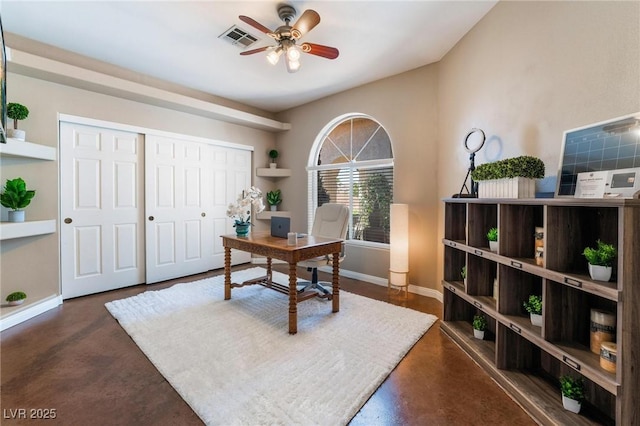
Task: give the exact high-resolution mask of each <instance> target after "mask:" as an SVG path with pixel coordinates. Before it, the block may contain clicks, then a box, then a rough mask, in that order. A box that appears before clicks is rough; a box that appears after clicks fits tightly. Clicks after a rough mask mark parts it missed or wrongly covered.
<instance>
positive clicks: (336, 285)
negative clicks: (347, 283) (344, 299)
mask: <svg viewBox="0 0 640 426" xmlns="http://www.w3.org/2000/svg"><path fill="white" fill-rule="evenodd" d="M339 257H340V253H339V252H338V253H333V283H332V284H333V286H332V287H333V294H332V298H331V301H332V302H333V312H339V311H340V281H339V278H338V274H339V272H340V260H339Z"/></svg>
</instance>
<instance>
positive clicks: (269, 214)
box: [258, 210, 291, 220]
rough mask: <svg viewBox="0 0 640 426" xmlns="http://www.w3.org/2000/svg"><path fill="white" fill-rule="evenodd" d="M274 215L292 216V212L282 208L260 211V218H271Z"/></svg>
mask: <svg viewBox="0 0 640 426" xmlns="http://www.w3.org/2000/svg"><path fill="white" fill-rule="evenodd" d="M272 216H282V217H291V212H285V211H280V210H278V211H275V212H272V211H271V210H265V211H263V212H261V213H258V219H267V220H271V217H272Z"/></svg>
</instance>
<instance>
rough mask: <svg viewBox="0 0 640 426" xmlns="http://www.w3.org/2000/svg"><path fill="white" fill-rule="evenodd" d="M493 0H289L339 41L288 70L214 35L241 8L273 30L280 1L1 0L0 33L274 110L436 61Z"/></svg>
mask: <svg viewBox="0 0 640 426" xmlns="http://www.w3.org/2000/svg"><path fill="white" fill-rule="evenodd" d="M496 2H497V1H424V0H423V1H419V0H418V1H354V0H352V1H328V0H324V1H288V2H287V3H288V4H291V5H293V6H294V7H295V8H296V9H297V11H298V16H300V14H301V13H302V12H303V11H304V10H306V9H314V10H315V11H317V12H318V13H319V14H320V16H321V19H322V20H321V22H320V24H318V26H317V27H315V28H314V29H313V30H312V31H310V32H309V33H307V34H306V35H304V36H303V37H302V39H301V42H304V41H308V42H311V43H318V44H323V45H328V46H334V47H337V48H338V49H339V50H340V56H339V57H338V58H337V59H335V60H328V59H325V58H321V57H317V56H313V55H307V54H303V56H302V58H301V63H302V67H301V69H300V71H298V72H297V73H295V74H289V73H288V72H287V71H286V68H285V65H284V63H283V61H280V63H279V64H277V65H276V66H272V65H270V64H269V63H267V61H266V59H265V53H258V54H255V55H251V56H240V55H239V53H240V52H241V49H239V48H238V47H237V46H233V45H231V44H229V43H227V42H224V41H222V40H220V39H218V36H219V35H220V34H222V33H223V32H225V31H226V30H227V29H228V28H229V27H231V26H232V25H234V24H235V25H238V26H239V27H240V28H242V29H244V30H246V31H248V32H249V33H251V34H253V35H256V36H259V38H260V41H259V42H258V43H256V44H255V45H253V46H251V47H249V49H254V48H256V47H260V46H265V45H272V44H273V41H272V40H270V39H269V37H268V36H266V35H264V34H262V33H260V32H259V31H257V30H255V29H253V28H252V27H251V26H249V25H247V24H245V23H243V22H242V21H240V20H239V19H238V15H247V16H250V17H251V18H253V19H255V20H256V21H258V22H259V23H261V24H263V25H264V26H266V27H268V28H270V29H272V30H273V29H275V28H277V27H278V26H280V25H281V24H282V21H280V19H279V18H278V14H277V5H278V3H279V2H278V1H271V0H262V1H238V0H236V1H199V2H193V1H169V2H159V1H71V2H63V1H44V2H38V1H14V0H3V1H2V6H1V12H2V24H3V27H4V31H5V32H11V33H14V34H18V35H20V36H23V37H27V38H29V39H33V40H36V41H39V42H42V43H46V44H50V45H53V46H56V47H59V48H62V49H65V50H69V51H72V52H75V53H79V54H81V55H85V56H88V57H91V58H94V59H97V60H100V61H104V62H108V63H111V64H114V65H118V66H120V67H124V68H127V69H130V70H133V71H136V72H139V73H142V74H146V75H150V76H153V77H156V78H160V79H163V80H167V81H170V82H173V83H177V84H180V85H183V86H186V87H189V88H192V89H196V90H200V91H203V92H206V93H210V94H213V95H217V96H222V97H225V98H228V99H232V100H235V101H238V102H241V103H243V104H246V105H251V106H254V107H257V108H261V109H263V110H266V111H271V112H278V111H282V110H285V109H288V108H291V107H295V106H298V105H302V104H304V103H307V102H310V101H313V100H315V99H319V98H322V97H324V96H327V95H330V94H333V93H337V92H341V91H343V90H346V89H349V88H352V87H356V86H360V85H362V84H365V83H368V82H371V81H375V80H378V79H381V78H384V77H388V76H391V75H395V74H398V73H401V72H404V71H408V70H411V69H414V68H417V67H420V66H423V65H426V64H429V63H433V62H436V61H438V60H440V59H441V58H442V57H443V56H444V55H445V54H446V53H447V52H448V51H449V50H450V49H451V48H452V47H453V46H454V45H455V44H456V43H457V42H458V41H459V40H460V39H461V38H462V37H463V36H464V35H465V34H466V33H467V32H468V31H469V30H470V29H471V28H472V27H473V26H474V25H475V24H476V23H477V22H478V21H479V20H480V19H481V18H482V17H483V16H484V15H485V14H486V13H487V12H488V11H489V10H490V9H491V8H492V7H493V6H494V5H495V4H496Z"/></svg>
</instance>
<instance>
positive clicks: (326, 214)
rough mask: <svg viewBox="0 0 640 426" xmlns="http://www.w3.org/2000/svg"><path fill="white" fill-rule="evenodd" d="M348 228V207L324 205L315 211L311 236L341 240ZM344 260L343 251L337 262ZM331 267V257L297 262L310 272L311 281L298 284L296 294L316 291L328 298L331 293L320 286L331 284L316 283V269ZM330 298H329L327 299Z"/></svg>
mask: <svg viewBox="0 0 640 426" xmlns="http://www.w3.org/2000/svg"><path fill="white" fill-rule="evenodd" d="M348 226H349V207H347V206H345V205H343V204H331V203H326V204H323V205H321V206H320V207H318V208H317V209H316V214H315V217H314V219H313V227H312V228H311V235H313V236H315V237H327V238H342V239H344V238H345V237H346V236H347V228H348ZM343 260H344V251H343V252H342V253H341V254H340V258H339V261H340V262H342V261H343ZM326 265H333V256H332V255H328V256H321V257H315V258H313V259H309V260H304V261H302V262H298V266H302V267H303V268H307V271H311V281H301V282H299V283H298V292H299V293H302V292H303V291H306V290H312V289H315V290H318V291H320V292H321V293H322V295H324V296H329V295H330V294H331V291H330V290H329V289H327V288H325V287H323V286H322V284H325V285H329V286H331V283H327V282H318V268H319V267H321V266H326ZM327 298H330V297H327Z"/></svg>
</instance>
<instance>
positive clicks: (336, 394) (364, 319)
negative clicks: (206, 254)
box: [106, 268, 437, 426]
mask: <svg viewBox="0 0 640 426" xmlns="http://www.w3.org/2000/svg"><path fill="white" fill-rule="evenodd" d="M262 275H265V270H264V269H263V268H251V269H247V270H243V271H238V272H234V273H233V276H232V282H242V281H245V280H248V279H251V278H256V277H259V276H262ZM274 281H277V282H279V283H283V284H286V283H288V277H287V276H285V275H284V274H280V273H277V272H274ZM288 303H289V302H288V296H285V295H284V294H281V293H277V292H275V291H273V290H270V289H267V288H264V287H262V286H258V285H254V286H248V287H242V288H236V289H233V290H232V293H231V300H227V301H225V300H224V275H221V276H217V277H213V278H208V279H204V280H200V281H195V282H190V283H185V284H176V285H174V286H173V287H171V288H167V289H164V290H159V291H147V292H145V293H142V294H139V295H137V296H133V297H130V298H127V299H122V300H117V301H114V302H110V303H107V304H106V307H107V309H108V310H109V312H110V313H111V314H112V315H113V316H114V317H115V318H116V319H117V320H118V321H119V322H120V324H121V326H122V327H123V328H124V329H125V330H126V331H127V333H129V335H130V336H131V337H132V338H133V340H134V341H135V342H136V344H137V345H138V346H139V347H140V349H142V351H143V352H144V353H145V355H146V356H147V357H148V358H149V359H150V360H151V362H152V363H153V364H154V365H155V366H156V368H157V369H158V370H159V371H160V373H162V375H163V376H164V377H165V378H166V379H167V380H168V381H169V383H171V385H172V386H173V387H174V388H175V389H176V391H177V392H178V393H179V394H180V396H182V398H183V399H184V400H185V401H186V402H187V403H188V404H189V405H190V406H191V408H192V409H193V410H194V411H195V412H196V413H197V414H198V416H200V418H201V419H202V420H203V421H204V422H205V423H206V424H210V425H251V426H253V425H339V424H346V423H348V422H349V420H351V418H352V417H353V416H354V415H355V414H356V413H357V412H358V410H359V409H360V408H361V407H362V405H363V404H364V403H365V402H366V401H367V399H368V398H369V397H370V396H371V394H372V393H373V392H374V391H375V390H376V389H377V388H378V386H379V385H380V384H381V383H382V382H383V381H384V379H385V378H386V377H387V376H388V375H389V373H390V372H391V371H392V370H393V369H394V368H395V366H396V365H397V364H398V362H399V361H400V360H401V359H402V358H403V357H404V355H405V354H406V353H407V352H408V351H409V349H411V347H412V346H413V345H414V344H415V342H416V341H417V340H418V339H419V338H420V337H421V336H422V335H423V334H424V333H425V332H426V331H427V330H428V329H429V327H430V326H431V325H432V324H433V323H434V322H435V321H436V320H437V318H436V317H435V316H433V315H429V314H424V313H421V312H417V311H413V310H410V309H407V308H402V307H398V306H394V305H391V304H388V303H384V302H379V301H376V300H372V299H368V298H365V297H362V296H357V295H354V294H351V293H347V292H344V291H341V292H340V312H337V313H332V312H331V302H327V301H323V300H320V299H311V300H306V301H304V302H301V303H299V304H298V333H297V334H295V335H290V334H289V333H288V330H289V328H288V320H289V312H288Z"/></svg>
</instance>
